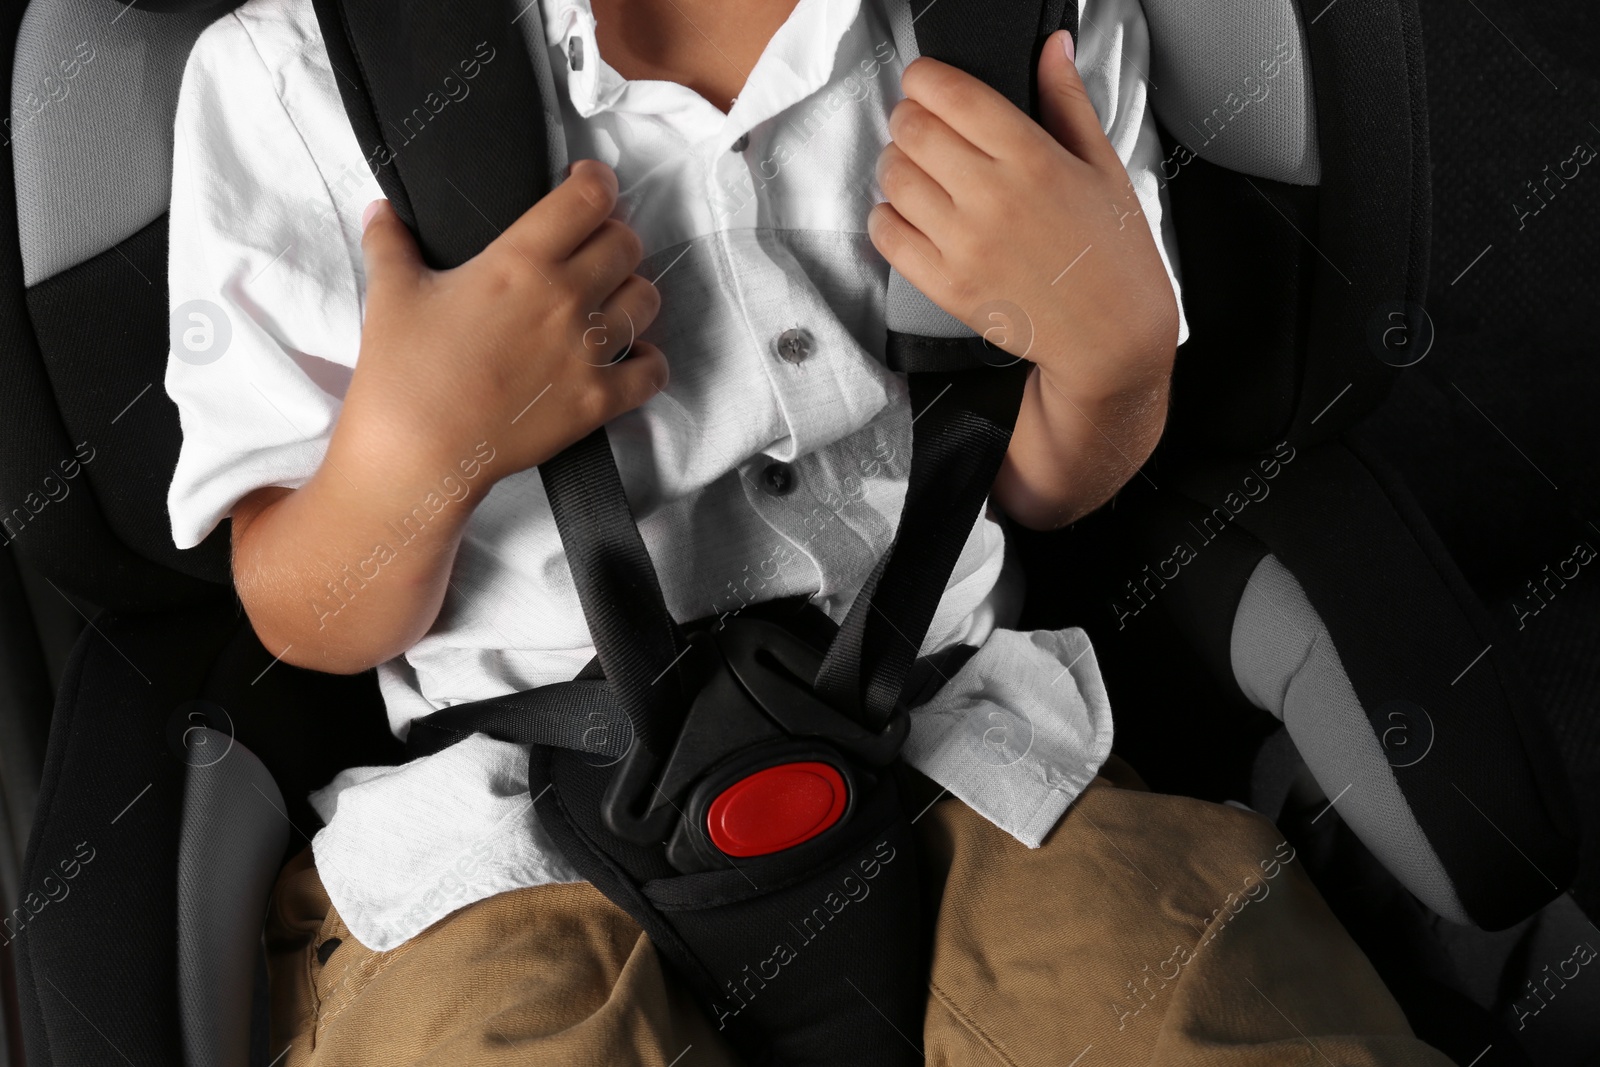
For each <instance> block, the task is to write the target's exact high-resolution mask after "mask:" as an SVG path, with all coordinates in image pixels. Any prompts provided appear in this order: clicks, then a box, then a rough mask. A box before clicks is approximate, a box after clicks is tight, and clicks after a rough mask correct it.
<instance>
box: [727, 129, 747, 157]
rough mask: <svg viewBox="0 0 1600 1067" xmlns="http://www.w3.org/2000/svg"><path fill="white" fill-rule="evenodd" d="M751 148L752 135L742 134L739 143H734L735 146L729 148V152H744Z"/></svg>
mask: <svg viewBox="0 0 1600 1067" xmlns="http://www.w3.org/2000/svg"><path fill="white" fill-rule="evenodd" d="M749 147H750V135H749V134H748V133H741V134H740V135H739V139H738V140H737V141H735V142H733V144H732V145H730V146H729V147H728V151H730V152H743V151H744V150H745V149H746V148H749Z"/></svg>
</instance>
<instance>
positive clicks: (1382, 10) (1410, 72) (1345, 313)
mask: <svg viewBox="0 0 1600 1067" xmlns="http://www.w3.org/2000/svg"><path fill="white" fill-rule="evenodd" d="M1300 11H1301V25H1302V26H1304V27H1305V33H1306V37H1307V43H1308V46H1309V53H1310V61H1311V75H1312V86H1313V91H1314V92H1315V94H1316V101H1317V140H1318V145H1319V148H1320V158H1321V160H1322V182H1321V185H1320V186H1319V204H1318V226H1317V230H1316V233H1315V234H1314V235H1312V234H1309V233H1308V234H1307V237H1308V243H1310V244H1312V246H1313V250H1314V253H1315V256H1314V258H1309V259H1308V262H1309V263H1310V264H1311V269H1310V274H1311V277H1312V279H1313V281H1312V286H1313V292H1314V293H1315V299H1314V300H1313V303H1312V306H1311V315H1310V321H1309V323H1308V328H1307V333H1306V335H1305V356H1304V358H1305V377H1304V379H1303V381H1302V383H1301V392H1300V396H1299V397H1298V398H1297V401H1296V406H1295V415H1294V420H1293V422H1292V424H1291V426H1290V429H1289V431H1288V432H1287V433H1285V434H1284V435H1283V436H1289V437H1291V438H1292V439H1293V440H1294V441H1295V443H1296V444H1297V445H1298V444H1300V443H1301V442H1304V443H1305V444H1306V445H1308V446H1309V445H1313V444H1316V443H1318V442H1319V441H1326V440H1332V439H1333V438H1335V437H1337V436H1338V434H1339V433H1340V432H1341V431H1342V430H1343V429H1344V428H1346V427H1348V426H1350V425H1352V424H1354V423H1355V422H1356V421H1357V420H1358V418H1359V417H1360V416H1361V415H1362V414H1365V413H1366V412H1369V411H1371V410H1372V409H1373V407H1375V406H1376V405H1377V404H1378V403H1379V402H1380V401H1381V400H1382V399H1383V398H1384V396H1385V395H1387V392H1388V389H1389V387H1390V386H1391V385H1392V384H1393V381H1394V377H1395V375H1396V373H1397V372H1396V370H1395V369H1394V368H1393V367H1391V366H1389V365H1388V364H1386V363H1384V362H1383V361H1382V360H1381V359H1379V358H1378V357H1377V354H1376V353H1374V352H1373V351H1372V349H1371V347H1370V345H1369V342H1368V339H1367V332H1368V328H1369V323H1370V322H1371V320H1372V318H1373V316H1374V315H1377V314H1380V313H1381V312H1382V311H1383V309H1384V308H1385V307H1386V306H1387V305H1389V304H1390V303H1392V302H1395V301H1410V302H1412V303H1420V302H1421V301H1422V299H1423V296H1424V294H1425V293H1426V292H1427V279H1428V240H1429V227H1430V221H1431V220H1430V211H1431V200H1430V193H1429V188H1430V186H1429V171H1428V139H1427V120H1428V113H1427V99H1426V91H1425V87H1424V71H1423V57H1422V44H1421V37H1420V31H1419V27H1418V21H1417V13H1416V4H1415V0H1356V2H1354V3H1351V2H1348V0H1344V2H1340V3H1337V4H1333V5H1323V4H1321V3H1319V2H1318V0H1310V2H1307V3H1301V4H1300ZM1347 386H1348V387H1349V393H1348V394H1347V395H1345V396H1344V397H1343V399H1341V400H1340V401H1339V403H1338V405H1337V406H1336V407H1335V408H1333V409H1332V410H1331V411H1326V413H1325V414H1324V412H1325V409H1326V405H1327V404H1329V403H1330V402H1331V401H1333V400H1334V398H1335V397H1337V396H1338V395H1339V394H1340V393H1341V392H1343V391H1344V390H1345V388H1346V387H1347Z"/></svg>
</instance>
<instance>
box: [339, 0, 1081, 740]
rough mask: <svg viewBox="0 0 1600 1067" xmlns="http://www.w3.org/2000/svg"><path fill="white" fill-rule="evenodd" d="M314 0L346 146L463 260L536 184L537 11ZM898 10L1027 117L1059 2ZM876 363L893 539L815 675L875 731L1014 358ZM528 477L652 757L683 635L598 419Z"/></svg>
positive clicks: (993, 429) (1011, 385)
mask: <svg viewBox="0 0 1600 1067" xmlns="http://www.w3.org/2000/svg"><path fill="white" fill-rule="evenodd" d="M313 2H314V5H315V9H316V13H317V19H318V23H319V25H320V27H321V31H322V34H323V38H324V41H325V43H326V46H327V50H328V56H329V59H330V61H331V62H332V64H333V67H334V74H335V77H336V80H337V82H338V84H339V91H340V94H341V96H342V98H343V101H344V104H345V109H346V111H347V113H348V114H349V117H350V121H351V127H352V129H353V131H354V132H355V134H356V137H357V140H358V142H359V144H360V146H361V149H362V152H363V154H364V155H365V157H366V158H367V160H368V163H369V165H371V166H372V168H373V172H374V175H375V176H376V178H377V180H378V182H379V185H380V187H381V188H382V189H383V191H384V193H385V195H386V196H387V197H388V198H389V199H390V201H391V203H392V204H393V205H394V207H395V209H396V211H397V212H398V213H399V214H400V216H401V218H402V219H403V220H404V221H405V222H406V223H407V225H408V226H410V227H411V229H412V230H413V232H414V233H415V234H416V236H417V242H418V246H419V248H420V249H421V251H422V254H423V256H424V259H425V260H426V261H427V262H428V263H429V264H430V265H431V266H433V267H435V268H436V269H448V268H450V267H454V266H458V265H459V264H461V263H463V262H465V261H466V260H468V259H470V258H471V257H472V256H474V255H476V254H477V252H478V251H480V250H481V249H482V248H483V247H484V246H485V245H487V244H488V243H489V242H490V241H491V240H493V239H494V238H495V237H496V236H497V235H498V234H500V233H501V232H503V231H504V230H505V229H506V228H507V227H508V226H509V225H510V224H511V223H512V222H514V221H515V220H516V219H517V218H518V217H519V216H520V215H521V214H522V212H524V211H525V210H527V208H528V207H529V206H531V205H532V204H533V203H535V202H536V201H537V200H538V199H539V198H541V197H542V196H544V195H545V194H546V193H547V192H548V191H549V190H550V188H551V186H552V182H553V181H554V175H552V174H551V167H550V159H549V151H548V148H547V144H548V142H547V141H546V138H545V130H544V110H543V108H542V106H541V101H540V97H539V82H538V78H537V77H536V75H535V71H534V68H533V61H532V59H531V57H530V55H529V53H528V48H527V45H526V44H525V43H524V40H523V38H522V37H521V35H520V34H519V32H518V29H517V27H516V25H515V20H517V19H520V18H538V11H537V8H535V7H534V6H533V5H532V4H531V3H530V4H529V5H528V6H527V7H526V8H525V9H523V10H522V11H521V12H520V13H519V12H517V11H514V10H513V8H512V4H511V2H510V0H468V2H464V3H460V4H438V3H425V2H423V0H313ZM1064 12H1065V13H1064ZM1063 20H1066V21H1065V22H1064V21H1063ZM913 21H914V25H915V31H916V37H917V42H918V47H919V50H920V51H921V52H922V54H924V55H932V56H934V57H936V58H939V59H941V60H944V61H946V62H950V63H953V64H954V65H956V66H959V67H962V68H963V69H966V70H968V71H969V72H971V73H973V74H974V75H975V76H977V77H980V78H983V79H985V80H986V81H988V82H989V83H990V84H993V85H995V86H996V88H998V89H1000V91H1002V92H1004V93H1005V94H1006V95H1007V97H1008V98H1010V99H1011V100H1012V101H1013V102H1016V103H1018V104H1019V106H1027V107H1028V108H1029V110H1030V112H1033V111H1034V104H1035V100H1034V88H1033V83H1034V71H1035V70H1036V69H1037V61H1038V55H1039V49H1040V47H1041V45H1042V42H1043V38H1044V37H1045V36H1046V35H1048V33H1049V32H1051V31H1052V30H1053V29H1055V28H1057V27H1059V26H1061V25H1063V24H1065V25H1067V26H1068V28H1069V29H1074V30H1075V26H1076V2H1075V0H1045V3H1044V5H1043V6H1042V7H1041V6H1040V5H1039V3H1038V2H1037V0H1017V2H1014V3H1005V4H997V3H992V2H986V0H932V2H930V3H929V4H927V5H926V6H924V7H922V8H921V10H920V12H919V13H918V14H916V15H915V16H914V20H913ZM1046 27H1048V28H1046ZM1025 57H1026V58H1025ZM462 86H465V87H466V91H465V92H462V91H460V87H462ZM1002 355H1003V354H1002ZM887 357H888V359H889V361H890V365H891V366H895V367H897V368H898V369H903V370H906V371H908V372H909V373H910V381H911V390H912V400H913V409H914V413H915V415H916V422H915V424H914V430H913V462H912V470H911V484H910V486H908V489H907V499H906V505H905V510H904V511H903V512H902V520H901V526H900V531H901V532H900V534H899V535H897V538H896V543H895V545H894V547H893V549H892V550H891V551H890V552H889V553H888V554H887V555H886V556H885V557H884V559H883V560H881V561H880V563H879V566H878V568H877V570H875V571H874V573H873V575H872V577H871V579H870V580H869V583H868V585H867V587H866V588H865V589H863V591H862V593H861V595H859V596H858V597H857V599H856V603H855V606H854V607H853V608H852V611H851V613H850V616H849V617H848V618H847V619H846V622H845V624H844V625H843V626H842V627H841V628H840V631H839V634H838V636H837V637H836V639H835V641H834V643H833V646H832V648H831V649H830V650H829V654H828V656H827V659H826V660H825V662H824V666H823V669H822V672H821V674H820V675H819V679H818V689H819V692H821V693H822V695H824V696H825V697H831V698H833V699H836V700H837V701H838V705H837V706H839V707H840V710H841V711H844V712H846V713H854V714H855V715H856V717H857V718H858V719H859V720H860V721H862V722H863V724H865V725H874V726H875V725H881V723H882V722H884V721H886V720H887V718H888V716H889V713H890V711H891V710H892V708H893V706H894V704H895V702H896V700H897V699H898V698H899V695H900V691H901V689H902V687H903V685H904V681H905V677H906V673H907V670H908V669H909V667H910V665H911V663H912V662H913V660H914V659H915V656H916V652H917V650H918V648H919V647H920V645H921V642H922V639H923V636H924V635H925V634H926V632H927V626H928V623H929V622H930V621H931V619H932V615H933V610H934V608H935V607H936V606H937V603H938V599H939V595H940V594H941V593H942V590H943V587H944V584H945V582H946V581H947V580H948V576H949V574H950V573H951V571H952V569H953V568H954V564H955V560H956V558H957V556H958V555H959V553H960V550H961V547H962V545H963V544H964V543H965V538H966V536H967V534H968V532H969V531H970V530H971V527H972V525H973V523H974V521H975V520H976V517H977V514H978V509H979V508H981V507H982V506H983V502H984V500H985V499H986V498H987V495H988V490H989V487H990V485H991V484H992V483H993V480H994V476H995V474H996V472H997V471H998V469H999V464H1000V461H1001V459H1002V458H1003V457H1004V454H1005V449H1006V445H1007V443H1008V442H1009V439H1010V432H1011V426H1012V424H1013V422H1014V420H1015V417H1016V412H1017V408H1018V405H1019V403H1020V400H1021V395H1022V385H1023V382H1024V381H1025V379H1026V371H1027V369H1028V367H1029V366H1030V365H1029V364H1025V363H1020V362H1013V363H1012V364H1011V365H1009V366H994V365H992V363H993V361H994V354H993V353H992V352H989V351H987V350H986V349H985V346H984V344H983V342H982V340H981V338H978V337H977V336H976V335H974V336H972V337H966V338H927V337H922V336H920V335H915V334H906V333H892V334H891V336H890V341H889V350H888V353H887ZM1005 358H1007V359H1009V357H1005ZM924 416H925V417H924ZM540 473H541V477H542V478H543V481H544V484H545V488H546V491H547V495H548V496H549V500H550V506H551V510H552V512H553V513H554V515H555V519H556V524H557V527H558V528H559V530H560V533H561V539H562V545H563V547H564V548H565V550H566V553H567V558H568V561H569V563H570V565H571V568H572V572H573V579H574V582H575V584H576V587H577V589H578V593H579V598H580V601H581V602H582V604H583V609H584V616H585V619H586V620H587V622H588V624H589V628H590V632H591V636H592V638H593V640H594V642H595V648H596V654H597V658H598V659H599V661H600V666H601V667H602V668H603V670H604V676H605V678H606V680H607V681H608V683H609V685H610V686H611V688H612V690H613V693H614V696H615V698H616V703H617V704H618V705H619V706H620V707H621V709H622V710H623V711H624V712H625V713H626V715H627V718H628V720H629V722H630V724H631V725H632V728H633V732H634V733H635V735H636V736H637V737H638V738H639V740H640V742H641V743H642V744H643V745H644V746H645V747H646V748H647V749H648V750H650V751H652V752H655V753H662V752H663V749H664V746H665V745H668V744H670V740H671V738H672V737H673V736H674V735H675V733H676V725H677V723H679V722H680V721H681V719H682V716H683V713H684V711H685V710H686V708H687V706H688V701H689V698H690V687H689V685H688V684H687V681H686V679H684V678H683V677H681V676H680V674H679V670H678V668H677V664H678V662H679V660H680V658H681V657H682V654H683V651H684V649H685V648H686V647H687V646H686V642H685V638H684V635H683V633H682V631H681V629H680V628H679V627H678V625H677V623H676V622H675V621H674V620H673V619H672V617H671V614H670V613H669V612H668V610H667V608H666V604H665V601H664V598H663V596H662V594H661V588H660V584H659V582H658V580H657V577H656V574H655V571H654V568H653V566H652V564H651V562H650V558H649V555H648V553H647V552H646V550H645V547H644V543H643V540H642V539H641V538H640V536H639V532H638V528H637V525H636V524H635V522H634V520H633V517H632V513H631V511H630V509H629V507H628V503H627V498H626V496H625V495H624V493H623V489H622V484H621V480H620V478H619V477H618V474H617V468H616V463H615V459H614V457H613V455H612V452H611V448H610V444H609V440H608V438H607V437H606V434H605V431H604V430H603V429H601V430H597V431H595V432H594V433H593V434H591V435H590V436H589V437H587V438H585V439H584V440H583V441H580V442H578V443H577V444H575V445H573V446H572V447H571V448H569V449H567V450H566V451H564V452H563V453H561V454H560V455H559V456H556V457H555V458H553V459H551V460H550V461H548V462H546V463H545V464H542V465H541V467H540ZM873 607H876V608H878V609H879V611H878V612H877V613H876V615H875V616H873V617H872V618H870V619H869V612H870V609H871V608H873ZM663 683H665V684H663Z"/></svg>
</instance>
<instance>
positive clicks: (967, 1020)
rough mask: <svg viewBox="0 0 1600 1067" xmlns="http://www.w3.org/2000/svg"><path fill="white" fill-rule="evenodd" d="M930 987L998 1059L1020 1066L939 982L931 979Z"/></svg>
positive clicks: (950, 1011) (949, 1010)
mask: <svg viewBox="0 0 1600 1067" xmlns="http://www.w3.org/2000/svg"><path fill="white" fill-rule="evenodd" d="M928 988H929V989H930V990H932V991H933V995H934V996H935V997H936V998H938V1001H939V1003H940V1004H943V1005H944V1008H945V1010H946V1011H948V1012H949V1013H950V1014H951V1015H954V1016H955V1017H956V1018H957V1019H959V1020H960V1021H961V1024H962V1025H963V1026H965V1027H966V1028H967V1030H968V1031H970V1032H971V1033H972V1035H973V1036H974V1037H976V1038H977V1039H978V1040H979V1041H982V1042H983V1044H984V1046H985V1047H986V1048H988V1050H989V1051H990V1052H992V1053H994V1055H995V1058H996V1059H998V1060H999V1061H1000V1062H1001V1063H1004V1064H1006V1067H1018V1065H1017V1061H1016V1060H1014V1059H1012V1058H1011V1056H1010V1055H1009V1054H1008V1053H1007V1052H1006V1050H1005V1049H1003V1048H1001V1047H1000V1044H999V1042H997V1041H995V1039H994V1038H992V1037H990V1036H989V1034H988V1033H987V1032H986V1031H985V1030H984V1029H983V1028H982V1027H981V1026H979V1025H978V1024H977V1022H976V1021H974V1020H973V1018H972V1017H971V1016H970V1015H968V1014H967V1013H966V1012H964V1011H962V1010H961V1009H960V1008H959V1007H957V1006H956V1003H955V1001H954V1000H952V999H950V994H948V993H946V992H945V991H944V990H943V989H941V988H939V983H938V982H933V981H930V982H929V983H928Z"/></svg>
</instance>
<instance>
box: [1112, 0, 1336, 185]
mask: <svg viewBox="0 0 1600 1067" xmlns="http://www.w3.org/2000/svg"><path fill="white" fill-rule="evenodd" d="M1143 2H1144V12H1145V17H1146V19H1147V21H1148V22H1149V24H1150V52H1151V62H1150V66H1151V69H1150V70H1149V71H1148V72H1147V73H1148V74H1149V76H1150V81H1151V87H1150V106H1151V108H1152V109H1154V111H1155V113H1156V118H1158V119H1159V120H1160V121H1161V125H1162V126H1163V127H1165V128H1166V131H1167V132H1168V133H1169V134H1171V135H1172V136H1173V137H1175V138H1177V139H1178V140H1179V141H1180V142H1182V143H1183V145H1184V147H1186V148H1188V149H1189V150H1190V151H1191V152H1193V153H1194V154H1195V155H1197V156H1199V157H1200V158H1201V159H1204V160H1206V161H1207V162H1208V163H1215V164H1217V165H1218V166H1220V167H1227V168H1228V169H1230V170H1237V171H1241V172H1243V173H1245V174H1249V175H1252V176H1254V177H1259V178H1270V179H1272V180H1274V181H1280V182H1288V183H1290V184H1293V185H1316V184H1317V183H1318V182H1319V181H1320V180H1321V174H1322V169H1321V165H1320V163H1319V161H1318V154H1317V120H1316V107H1315V100H1314V94H1313V92H1312V88H1311V68H1310V65H1309V64H1308V63H1307V61H1306V43H1305V34H1304V32H1303V27H1302V26H1301V25H1300V19H1299V17H1298V15H1297V14H1296V12H1295V5H1294V3H1293V0H1213V2H1211V3H1205V4H1197V3H1195V2H1194V0H1143ZM1280 45H1281V46H1284V47H1285V48H1292V50H1293V51H1292V52H1291V53H1289V54H1290V55H1292V57H1293V58H1292V60H1289V61H1285V62H1282V63H1279V64H1278V65H1277V68H1276V72H1275V73H1272V74H1271V75H1270V76H1268V74H1267V73H1264V70H1265V71H1268V72H1270V71H1272V70H1273V67H1272V66H1271V64H1272V63H1273V61H1274V60H1276V59H1277V58H1278V56H1279V55H1280V54H1282V53H1280V51H1279V48H1280ZM1263 63H1266V64H1268V66H1267V67H1265V68H1263V66H1262V64H1263ZM1180 166H1181V157H1180V158H1179V159H1175V160H1169V161H1168V162H1167V163H1166V164H1165V165H1164V167H1163V177H1164V178H1165V179H1167V180H1169V181H1170V180H1171V179H1172V178H1173V177H1174V176H1175V172H1176V170H1177V169H1178V168H1179V167H1180Z"/></svg>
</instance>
